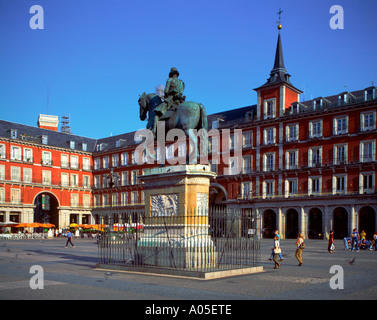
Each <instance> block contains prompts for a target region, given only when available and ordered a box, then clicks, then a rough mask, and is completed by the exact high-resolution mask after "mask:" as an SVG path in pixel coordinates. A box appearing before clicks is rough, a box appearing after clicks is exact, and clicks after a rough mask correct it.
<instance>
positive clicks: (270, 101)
mask: <svg viewBox="0 0 377 320" xmlns="http://www.w3.org/2000/svg"><path fill="white" fill-rule="evenodd" d="M269 106H271V113H269V112H268V111H269ZM274 118H276V98H272V99H266V100H264V101H263V119H274Z"/></svg>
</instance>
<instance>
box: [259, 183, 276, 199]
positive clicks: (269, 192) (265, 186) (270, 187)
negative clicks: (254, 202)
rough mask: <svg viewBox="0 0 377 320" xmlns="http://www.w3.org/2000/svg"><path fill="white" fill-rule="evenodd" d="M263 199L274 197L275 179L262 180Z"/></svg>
mask: <svg viewBox="0 0 377 320" xmlns="http://www.w3.org/2000/svg"><path fill="white" fill-rule="evenodd" d="M262 194H263V199H267V198H273V197H274V196H275V180H264V181H263V182H262Z"/></svg>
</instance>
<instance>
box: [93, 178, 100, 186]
mask: <svg viewBox="0 0 377 320" xmlns="http://www.w3.org/2000/svg"><path fill="white" fill-rule="evenodd" d="M93 185H94V188H100V187H101V176H100V175H95V176H93Z"/></svg>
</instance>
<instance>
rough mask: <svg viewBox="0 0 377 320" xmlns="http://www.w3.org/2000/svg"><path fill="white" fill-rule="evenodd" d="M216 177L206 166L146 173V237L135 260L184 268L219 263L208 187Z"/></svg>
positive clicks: (169, 167) (159, 169)
mask: <svg viewBox="0 0 377 320" xmlns="http://www.w3.org/2000/svg"><path fill="white" fill-rule="evenodd" d="M214 176H215V173H214V172H211V171H210V167H209V166H206V165H177V166H168V167H161V168H154V169H150V170H146V172H145V174H144V175H143V176H141V177H140V179H141V180H142V181H143V182H144V194H145V223H144V234H143V235H142V237H141V238H140V240H139V241H138V245H137V253H136V255H137V256H136V259H138V260H139V263H142V264H144V265H153V266H161V267H173V268H184V269H191V268H194V269H197V268H207V267H210V266H214V265H215V264H216V250H215V246H214V243H213V241H212V240H211V237H210V235H209V218H208V210H209V202H208V200H209V185H210V179H211V178H212V177H214Z"/></svg>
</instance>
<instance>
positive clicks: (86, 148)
mask: <svg viewBox="0 0 377 320" xmlns="http://www.w3.org/2000/svg"><path fill="white" fill-rule="evenodd" d="M87 150H88V145H87V144H86V143H83V144H82V151H87Z"/></svg>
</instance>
